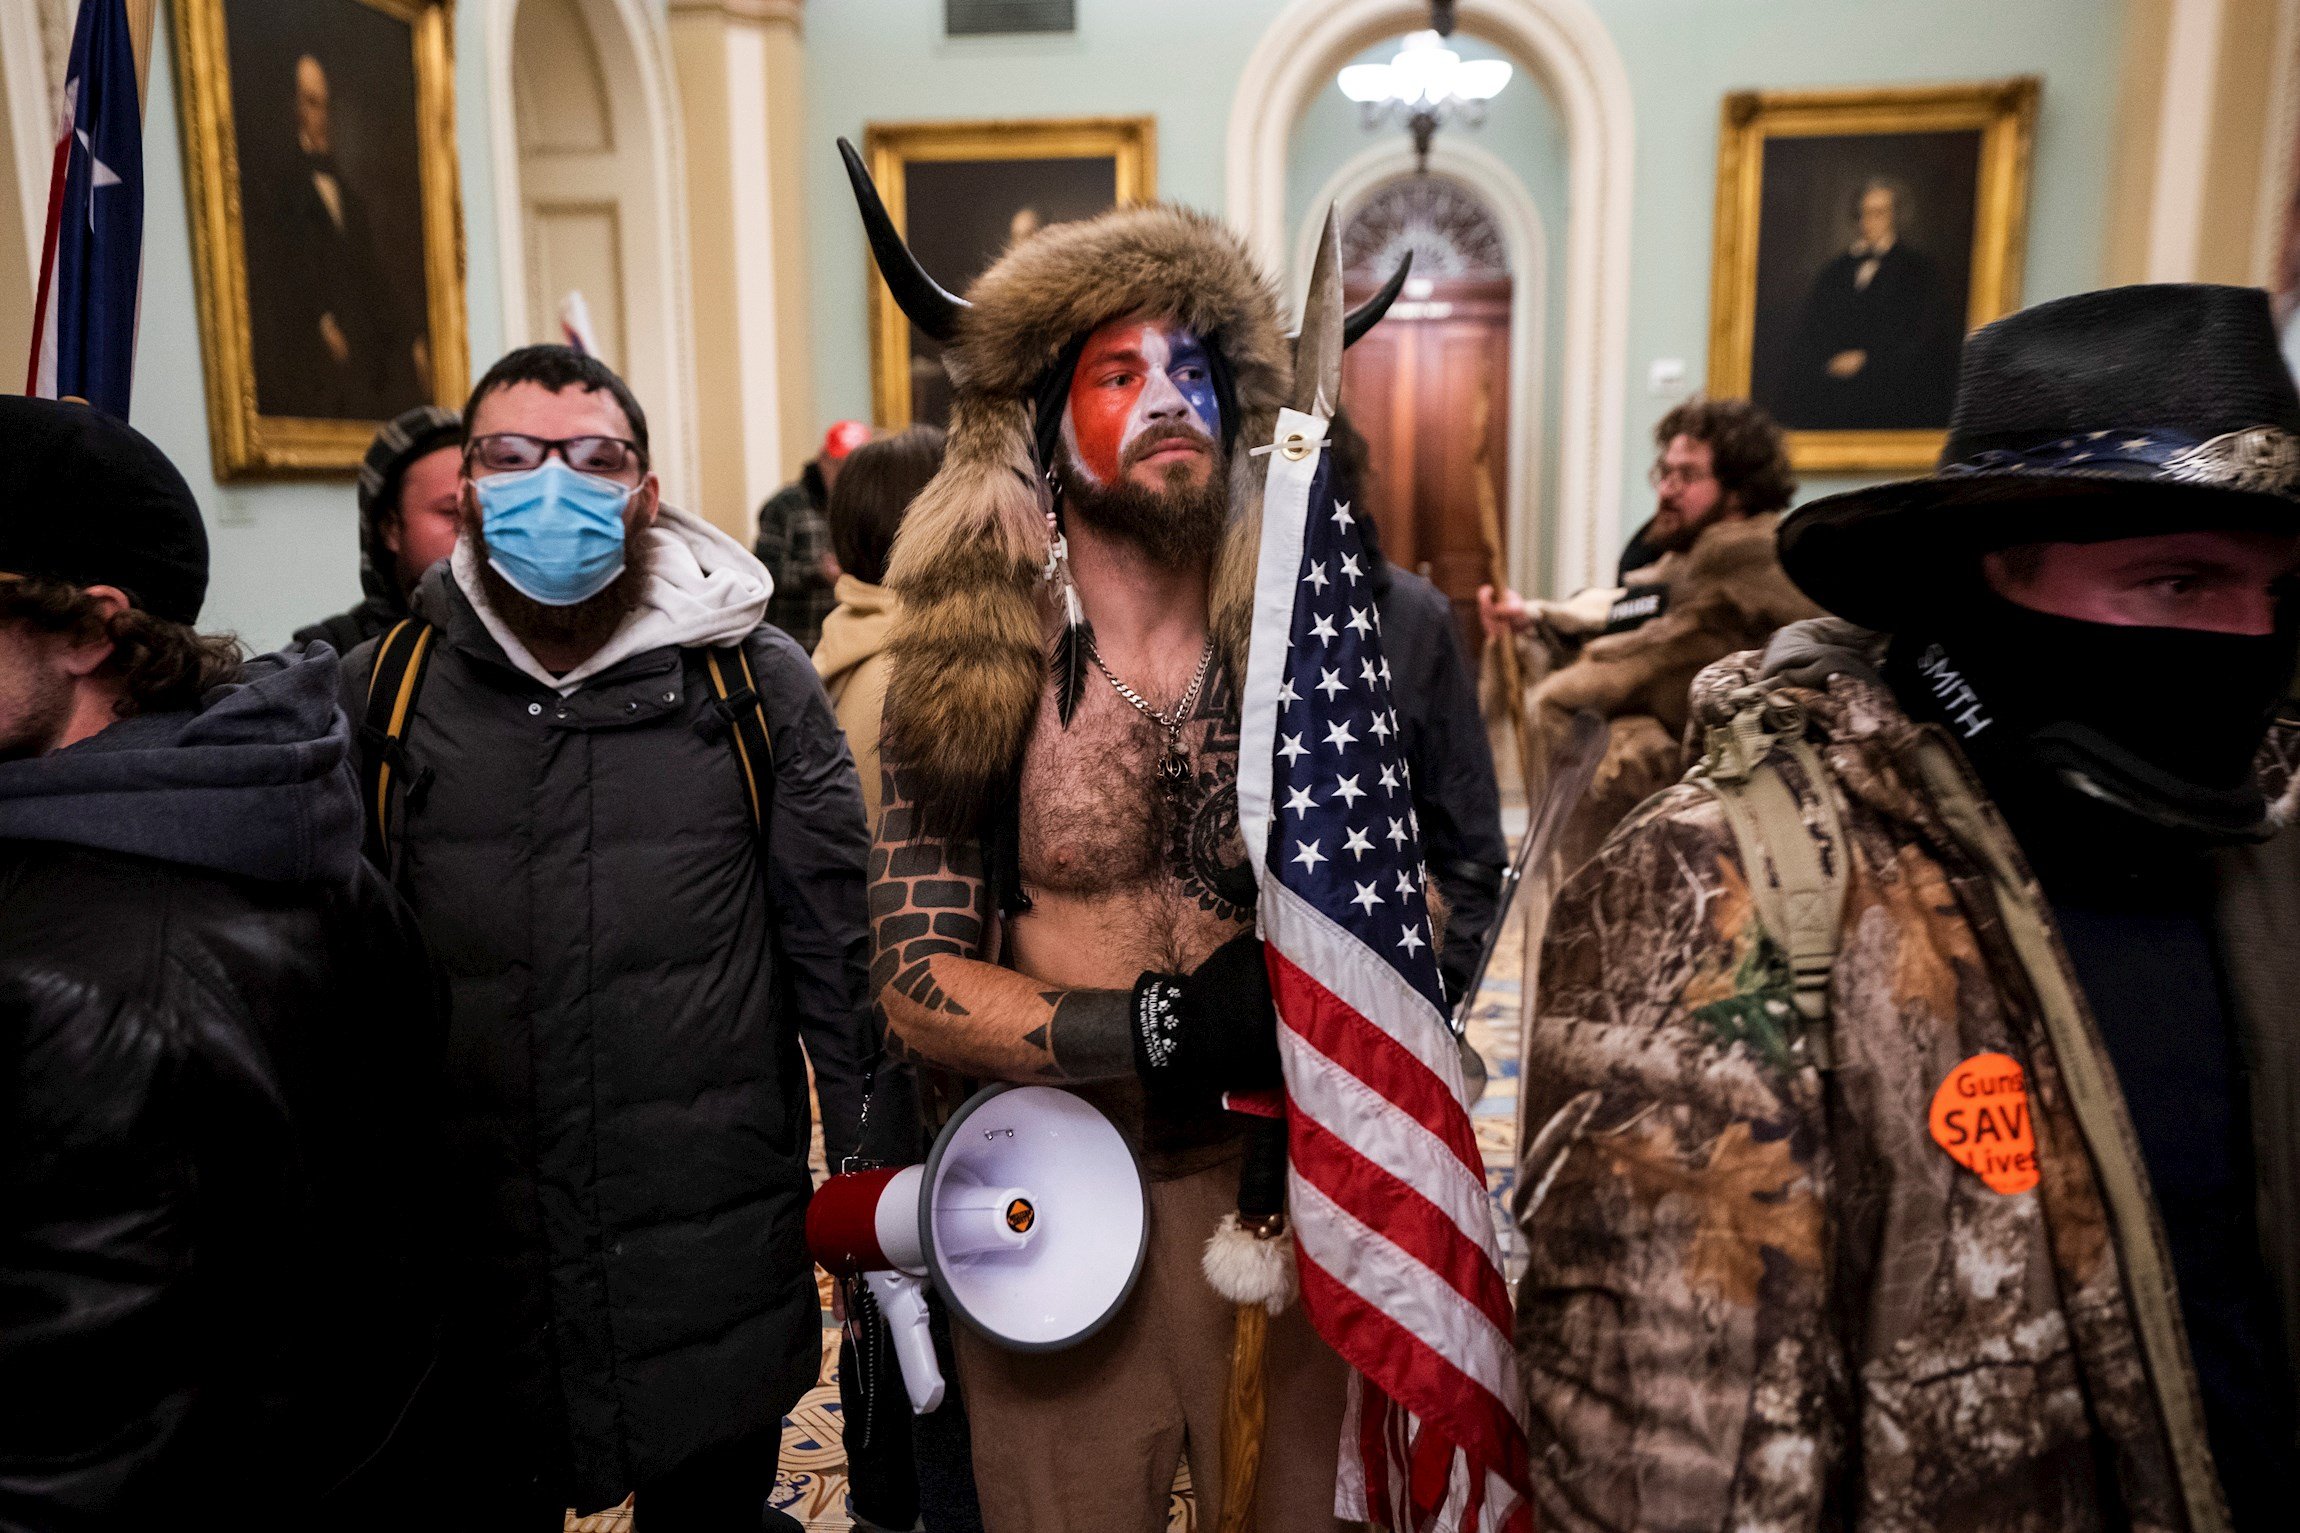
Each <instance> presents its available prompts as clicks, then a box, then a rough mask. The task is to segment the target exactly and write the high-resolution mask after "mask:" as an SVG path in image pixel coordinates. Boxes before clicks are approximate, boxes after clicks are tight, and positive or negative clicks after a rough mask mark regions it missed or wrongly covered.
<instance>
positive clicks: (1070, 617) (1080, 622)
mask: <svg viewBox="0 0 2300 1533" xmlns="http://www.w3.org/2000/svg"><path fill="white" fill-rule="evenodd" d="M1046 482H1047V485H1048V487H1049V488H1050V489H1052V490H1053V492H1054V505H1055V508H1059V507H1060V505H1061V503H1062V485H1061V482H1060V481H1059V480H1057V479H1056V478H1055V477H1054V475H1053V474H1052V473H1051V472H1049V473H1048V474H1047V476H1046ZM1046 534H1047V546H1046V568H1045V569H1044V570H1043V571H1042V572H1041V578H1042V579H1045V580H1050V581H1055V582H1058V583H1059V584H1060V585H1061V587H1062V633H1061V635H1060V636H1059V637H1057V638H1056V639H1055V641H1054V712H1055V716H1056V717H1057V718H1059V719H1061V720H1062V726H1063V728H1065V729H1067V728H1069V727H1070V717H1071V715H1072V714H1074V713H1076V712H1077V711H1078V699H1079V695H1080V694H1081V693H1082V692H1083V691H1084V690H1085V687H1086V661H1087V657H1088V656H1089V655H1091V654H1092V653H1093V649H1094V629H1093V626H1092V625H1091V624H1089V623H1088V622H1087V621H1086V608H1085V607H1084V606H1083V605H1082V604H1081V603H1080V602H1079V600H1078V584H1077V582H1076V581H1074V580H1072V579H1071V578H1070V539H1069V537H1068V536H1067V535H1065V534H1064V532H1063V531H1062V515H1061V512H1060V510H1059V509H1049V510H1048V511H1047V513H1046Z"/></svg>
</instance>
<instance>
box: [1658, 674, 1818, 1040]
mask: <svg viewBox="0 0 2300 1533" xmlns="http://www.w3.org/2000/svg"><path fill="white" fill-rule="evenodd" d="M1736 701H1738V702H1739V703H1740V704H1741V706H1740V708H1739V711H1737V712H1736V713H1735V714H1734V716H1733V719H1732V721H1731V722H1730V723H1728V724H1726V725H1723V726H1721V727H1718V728H1713V729H1711V730H1710V731H1709V742H1708V743H1709V750H1708V753H1707V754H1706V755H1705V756H1704V757H1703V758H1702V760H1701V761H1700V763H1699V764H1697V765H1696V766H1695V767H1694V769H1693V772H1692V774H1691V775H1690V777H1689V778H1688V781H1691V782H1694V783H1697V784H1699V785H1700V786H1702V787H1705V788H1707V789H1708V790H1709V791H1710V792H1711V793H1713V794H1715V795H1716V798H1717V803H1718V807H1720V808H1721V809H1723V810H1724V812H1725V822H1726V824H1728V825H1730V826H1731V827H1732V829H1733V839H1734V840H1735V841H1736V842H1737V843H1739V846H1740V850H1741V866H1742V869H1743V872H1744V874H1745V875H1746V877H1747V878H1748V881H1749V898H1750V902H1751V904H1752V906H1753V907H1754V908H1755V911H1756V914H1757V922H1758V925H1759V927H1760V928H1761V929H1762V930H1763V931H1764V933H1765V935H1766V936H1767V937H1769V938H1770V939H1771V940H1772V941H1773V942H1774V943H1775V944H1776V945H1777V946H1778V947H1779V948H1780V949H1781V952H1782V954H1783V956H1784V957H1786V958H1787V959H1788V963H1789V976H1790V983H1791V987H1792V990H1791V1000H1792V1004H1794V1005H1795V1007H1796V1010H1797V1015H1798V1017H1799V1018H1801V1019H1802V1020H1803V1021H1804V1023H1805V1024H1806V1026H1805V1029H1804V1032H1805V1037H1806V1039H1807V1047H1808V1048H1809V1049H1810V1050H1811V1052H1812V1055H1813V1058H1814V1061H1815V1063H1816V1064H1818V1065H1819V1066H1820V1067H1821V1068H1822V1069H1824V1070H1826V1069H1828V1068H1829V1067H1830V1065H1831V1064H1832V1063H1833V1060H1832V1058H1831V1050H1830V1047H1829V1033H1828V1029H1827V1027H1826V1026H1825V1025H1823V1024H1825V1023H1826V1022H1827V1020H1828V1015H1829V972H1830V970H1831V969H1832V968H1833V967H1834V966H1835V964H1836V961H1837V950H1838V948H1839V946H1840V945H1841V943H1842V940H1843V936H1844V925H1845V888H1846V874H1845V827H1844V821H1843V819H1842V817H1841V816H1840V815H1839V813H1838V809H1837V801H1836V795H1835V792H1834V790H1833V789H1832V788H1831V786H1830V783H1829V777H1828V773H1827V769H1826V768H1825V767H1824V766H1823V765H1822V764H1821V757H1820V753H1819V752H1818V751H1816V750H1814V749H1813V746H1812V743H1811V742H1810V741H1808V740H1807V739H1806V738H1805V713H1804V709H1802V708H1801V707H1799V706H1798V705H1797V704H1796V702H1795V701H1794V700H1792V699H1790V698H1788V697H1785V696H1782V695H1780V694H1778V693H1759V692H1752V693H1751V694H1745V695H1744V696H1743V697H1741V698H1739V699H1736ZM1784 754H1785V755H1787V756H1788V757H1789V758H1791V759H1792V760H1794V761H1795V762H1796V763H1797V767H1798V770H1799V772H1800V773H1802V775H1803V776H1804V778H1805V780H1806V782H1807V783H1809V784H1811V786H1812V797H1813V802H1814V803H1815V805H1817V807H1818V810H1819V812H1818V815H1817V816H1816V819H1817V821H1818V823H1814V822H1813V821H1808V820H1807V819H1806V817H1805V813H1804V810H1803V808H1802V806H1800V804H1799V802H1798V799H1797V795H1796V794H1795V793H1794V792H1793V791H1792V790H1791V789H1790V787H1789V784H1788V780H1787V779H1786V778H1784V777H1783V776H1782V774H1781V769H1780V764H1779V758H1780V756H1781V755H1784Z"/></svg>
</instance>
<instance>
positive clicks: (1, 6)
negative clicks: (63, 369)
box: [0, 0, 56, 303]
mask: <svg viewBox="0 0 2300 1533" xmlns="http://www.w3.org/2000/svg"><path fill="white" fill-rule="evenodd" d="M55 96H56V87H55V85H54V83H53V82H51V81H50V80H49V78H48V45H47V42H46V40H45V39H43V38H42V37H41V35H40V17H39V13H38V12H37V11H36V10H35V9H34V8H33V7H32V6H30V5H28V4H12V3H4V0H0V97H4V98H5V99H4V101H0V106H5V108H6V110H7V114H8V120H7V123H6V124H5V129H6V132H7V135H8V142H9V147H10V149H11V150H12V151H13V154H14V158H15V161H16V188H17V193H18V200H19V201H20V202H22V204H23V212H22V217H23V221H24V223H23V239H24V244H25V256H24V269H25V270H27V271H29V272H31V273H32V275H33V280H34V281H35V282H37V281H38V280H39V273H40V257H41V255H42V253H43V251H42V247H43V246H44V245H46V244H47V240H48V181H49V178H50V177H51V176H52V175H53V174H54V172H55V164H56V118H55V116H54V115H53V112H52V105H53V103H54V101H55ZM25 301H26V302H27V303H29V302H30V301H31V300H30V299H26V300H25Z"/></svg>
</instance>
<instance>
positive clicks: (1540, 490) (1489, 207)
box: [1292, 134, 1556, 591]
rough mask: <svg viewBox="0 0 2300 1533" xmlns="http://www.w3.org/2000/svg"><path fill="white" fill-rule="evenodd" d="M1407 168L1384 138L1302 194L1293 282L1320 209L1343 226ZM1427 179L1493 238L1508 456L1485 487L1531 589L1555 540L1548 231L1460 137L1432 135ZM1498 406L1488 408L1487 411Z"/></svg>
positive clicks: (1406, 148) (1405, 146)
mask: <svg viewBox="0 0 2300 1533" xmlns="http://www.w3.org/2000/svg"><path fill="white" fill-rule="evenodd" d="M1415 170H1416V166H1415V160H1414V149H1413V145H1412V143H1411V141H1410V140H1408V139H1407V138H1406V136H1405V135H1404V134H1392V135H1385V136H1383V137H1382V138H1381V139H1380V140H1379V141H1378V142H1376V143H1374V144H1371V145H1368V146H1367V147H1366V148H1365V149H1364V150H1363V151H1361V152H1360V153H1358V154H1356V155H1354V156H1353V157H1351V158H1350V159H1349V160H1348V161H1346V162H1345V163H1344V164H1343V165H1342V166H1341V168H1340V169H1338V170H1337V171H1335V172H1334V174H1333V175H1332V176H1331V177H1330V178H1328V179H1327V180H1326V182H1325V183H1324V184H1323V185H1321V186H1320V187H1319V188H1318V189H1317V191H1316V192H1315V193H1313V194H1312V195H1311V197H1310V199H1309V202H1308V204H1307V208H1308V210H1309V215H1308V216H1306V217H1304V218H1302V219H1301V227H1300V228H1299V229H1298V230H1297V231H1296V235H1295V247H1294V261H1293V266H1292V271H1293V273H1294V278H1295V283H1296V285H1297V286H1298V287H1304V288H1306V287H1307V286H1308V283H1309V274H1310V266H1311V263H1312V262H1313V261H1314V260H1315V259H1316V258H1317V251H1318V236H1319V233H1320V231H1321V230H1322V229H1323V228H1324V224H1325V210H1326V209H1328V208H1332V209H1333V210H1334V213H1335V216H1336V217H1337V218H1339V219H1341V220H1343V221H1344V222H1345V223H1346V222H1347V221H1348V220H1349V218H1350V217H1351V215H1352V214H1353V213H1354V212H1355V211H1356V210H1357V209H1358V208H1359V207H1360V206H1361V205H1362V204H1363V203H1364V202H1365V200H1366V199H1367V198H1368V197H1370V196H1372V195H1374V194H1375V193H1376V192H1378V191H1380V190H1381V189H1382V188H1384V187H1386V186H1389V185H1390V184H1392V183H1393V182H1396V181H1398V180H1399V179H1400V178H1402V177H1405V176H1409V175H1412V174H1414V173H1415ZM1428 173H1429V174H1431V175H1433V176H1439V177H1443V178H1444V179H1446V180H1448V181H1451V182H1453V183H1455V184H1457V185H1460V186H1462V187H1465V188H1467V189H1468V191H1469V192H1470V194H1471V195H1472V196H1474V197H1475V198H1476V199H1477V200H1478V201H1479V202H1480V203H1481V204H1482V205H1483V206H1484V208H1485V210H1486V212H1487V214H1488V215H1489V216H1490V217H1491V218H1492V220H1493V222H1494V225H1495V228H1496V231H1497V233H1498V234H1499V236H1500V240H1501V245H1502V255H1503V259H1504V264H1505V265H1506V267H1507V269H1508V272H1509V278H1510V305H1509V328H1510V342H1509V388H1508V398H1507V413H1506V420H1507V433H1508V434H1507V438H1506V440H1507V443H1508V452H1507V453H1506V454H1505V455H1504V459H1503V461H1502V462H1501V463H1500V464H1499V465H1497V467H1496V470H1495V481H1494V482H1495V486H1496V488H1497V489H1498V491H1499V492H1500V497H1501V498H1500V506H1501V518H1502V530H1503V536H1504V542H1505V544H1506V551H1507V553H1508V555H1509V559H1510V565H1509V567H1510V570H1511V578H1512V580H1513V581H1514V582H1515V583H1516V584H1518V585H1519V586H1520V588H1521V589H1524V590H1529V591H1530V590H1538V589H1541V588H1542V587H1543V585H1544V582H1543V581H1542V580H1540V579H1538V578H1535V576H1536V575H1538V574H1539V572H1540V571H1541V570H1542V569H1544V568H1545V567H1546V564H1547V562H1548V560H1549V559H1550V558H1551V557H1552V556H1553V555H1554V551H1555V543H1556V539H1555V536H1554V530H1555V524H1556V515H1555V489H1556V487H1555V485H1554V483H1553V482H1552V480H1551V479H1550V477H1549V475H1550V473H1551V471H1552V465H1551V463H1550V461H1549V458H1550V444H1551V442H1552V440H1553V439H1554V437H1555V434H1556V422H1555V420H1554V407H1552V406H1550V405H1548V404H1547V403H1546V401H1548V400H1550V399H1552V398H1554V392H1553V390H1552V388H1551V386H1550V378H1549V373H1550V369H1551V368H1553V367H1554V366H1555V365H1556V359H1555V358H1554V357H1553V356H1552V355H1551V352H1550V333H1551V331H1552V329H1553V328H1554V327H1555V318H1554V316H1553V315H1552V314H1551V313H1550V308H1549V291H1550V289H1549V272H1550V263H1551V249H1550V236H1549V229H1548V227H1547V223H1546V220H1545V219H1544V218H1543V216H1542V211H1541V207H1540V205H1539V204H1538V203H1537V202H1536V201H1535V199H1534V196H1533V194H1532V193H1531V192H1530V191H1529V190H1528V189H1527V186H1526V183H1525V181H1524V180H1523V179H1522V178H1521V177H1520V175H1519V167H1518V166H1516V165H1515V164H1513V163H1512V162H1509V161H1505V160H1504V159H1503V158H1502V156H1501V155H1499V154H1497V153H1495V152H1494V151H1493V149H1491V148H1489V147H1487V146H1485V145H1483V144H1480V143H1476V142H1473V141H1471V140H1470V139H1468V138H1466V137H1464V136H1463V135H1460V134H1440V135H1439V136H1438V139H1437V142H1436V143H1434V144H1433V145H1431V147H1430V156H1429V166H1428ZM1344 402H1345V403H1348V401H1347V400H1345V401H1344ZM1502 408H1503V407H1502V405H1501V403H1500V402H1498V401H1497V402H1496V405H1495V409H1496V410H1497V411H1499V410H1501V409H1502ZM1521 553H1522V557H1520V555H1521ZM1529 571H1530V572H1532V573H1530V574H1529V573H1527V572H1529Z"/></svg>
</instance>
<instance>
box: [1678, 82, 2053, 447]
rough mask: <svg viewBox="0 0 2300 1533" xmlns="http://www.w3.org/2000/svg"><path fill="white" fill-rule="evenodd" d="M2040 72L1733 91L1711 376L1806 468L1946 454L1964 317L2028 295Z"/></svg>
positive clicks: (1982, 316)
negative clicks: (1762, 415)
mask: <svg viewBox="0 0 2300 1533" xmlns="http://www.w3.org/2000/svg"><path fill="white" fill-rule="evenodd" d="M2037 94H2038V81H2037V80H2036V78H2035V77H2034V76H2022V77H2020V78H2017V79H2010V80H1992V81H1984V82H1980V83H1976V84H1966V85H1928V86H1902V87H1893V88H1880V89H1873V90H1828V91H1740V92H1736V93H1734V94H1733V95H1730V96H1727V97H1726V98H1725V105H1724V113H1723V119H1722V121H1721V122H1720V124H1719V128H1718V149H1717V224H1716V249H1715V254H1714V257H1713V266H1712V270H1711V275H1710V299H1709V392H1710V393H1712V394H1715V395H1721V396H1731V397H1746V398H1750V399H1754V400H1755V401H1756V402H1757V403H1758V404H1760V405H1763V406H1764V407H1765V408H1766V410H1768V411H1769V412H1771V414H1772V416H1773V418H1774V419H1775V420H1777V421H1779V422H1780V423H1781V425H1782V427H1783V428H1784V430H1785V431H1786V432H1787V434H1788V438H1789V455H1790V459H1791V461H1792V462H1793V463H1794V464H1795V465H1796V467H1797V468H1798V469H1799V470H1800V471H1802V472H1808V473H1812V472H1819V473H1832V472H1861V471H1871V470H1874V471H1895V470H1915V469H1922V468H1927V467H1929V466H1931V464H1932V462H1933V460H1934V458H1935V457H1936V456H1937V455H1938V454H1939V452H1940V448H1941V442H1942V439H1943V437H1944V436H1945V435H1946V432H1947V427H1948V423H1949V409H1950V404H1951V401H1952V399H1953V397H1954V395H1955V391H1956V377H1957V354H1958V351H1959V349H1960V348H1961V346H1962V345H1963V342H1964V337H1965V335H1966V333H1967V332H1968V331H1970V330H1972V329H1974V328H1975V327H1977V326H1980V325H1985V324H1987V323H1988V322H1989V321H1990V320H1993V319H1997V318H1999V317H2001V316H2003V315H2005V314H2008V313H2010V312H2011V311H2012V310H2013V309H2015V308H2017V307H2019V305H2020V279H2021V262H2022V259H2023V255H2024V241H2025V236H2026V224H2027V212H2028V182H2029V159H2030V151H2031V143H2032V141H2033V139H2034V137H2035V131H2036V108H2037Z"/></svg>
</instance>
